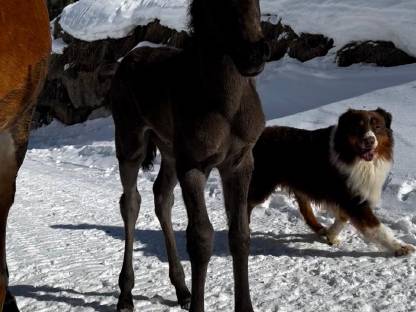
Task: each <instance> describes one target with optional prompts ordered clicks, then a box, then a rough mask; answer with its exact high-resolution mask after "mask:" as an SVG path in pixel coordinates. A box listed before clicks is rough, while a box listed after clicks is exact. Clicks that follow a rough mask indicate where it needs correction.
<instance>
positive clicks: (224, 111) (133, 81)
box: [110, 0, 270, 312]
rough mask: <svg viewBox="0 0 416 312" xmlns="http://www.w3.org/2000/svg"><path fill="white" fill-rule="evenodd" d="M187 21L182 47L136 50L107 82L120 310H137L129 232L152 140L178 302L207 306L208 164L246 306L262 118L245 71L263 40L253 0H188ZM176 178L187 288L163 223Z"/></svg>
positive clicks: (197, 311)
mask: <svg viewBox="0 0 416 312" xmlns="http://www.w3.org/2000/svg"><path fill="white" fill-rule="evenodd" d="M190 18H191V23H190V25H191V39H190V42H189V43H188V45H186V46H185V48H184V50H176V49H170V48H160V49H153V48H146V47H145V48H138V49H135V50H133V51H132V52H131V53H130V54H129V55H127V56H126V57H125V58H124V59H123V61H122V62H121V64H120V67H119V68H118V71H117V73H116V75H115V77H114V80H113V84H112V89H111V93H110V95H111V104H112V112H113V118H114V122H115V128H116V148H117V158H118V160H119V166H120V175H121V182H122V185H123V195H122V197H121V200H120V209H121V214H122V218H123V220H124V225H125V240H126V241H125V254H124V262H123V267H122V270H121V273H120V279H119V286H120V289H121V294H120V297H119V301H118V305H117V308H118V311H125V312H127V311H133V309H134V308H133V298H132V293H131V291H132V288H133V286H134V272H133V265H132V255H133V239H134V228H135V224H136V220H137V217H138V215H139V210H140V203H141V199H140V194H139V193H138V192H137V188H136V184H137V174H138V171H139V168H140V167H142V166H143V167H146V166H147V165H149V164H150V162H151V161H152V158H153V156H154V151H155V145H157V147H158V148H159V150H160V152H161V155H162V165H161V169H160V172H159V175H158V178H157V180H156V182H155V184H154V192H155V208H156V214H157V216H158V218H159V220H160V223H161V226H162V229H163V232H164V234H165V239H166V247H167V252H168V259H169V266H170V269H169V276H170V278H171V281H172V284H173V285H174V286H175V288H176V293H177V297H178V301H179V303H180V304H181V305H182V306H183V307H185V308H190V310H191V311H193V312H202V311H204V286H205V278H206V274H207V267H208V262H209V260H210V257H211V254H212V248H213V236H214V230H213V228H212V225H211V223H210V220H209V218H208V214H207V208H206V205H205V200H204V186H205V184H206V182H207V179H208V175H209V174H210V171H211V170H212V169H213V168H218V169H219V172H220V175H221V179H222V182H223V189H224V200H225V208H226V211H227V215H228V216H229V225H230V229H229V242H230V251H231V254H232V257H233V266H234V281H235V292H234V296H235V311H238V312H252V311H253V308H252V304H251V299H250V292H249V283H248V255H249V244H250V233H249V226H248V221H247V220H248V216H247V193H248V186H249V182H250V178H251V172H252V170H253V157H252V148H253V146H254V144H255V142H256V141H257V139H258V137H259V136H260V134H261V132H262V130H263V127H264V123H265V121H264V115H263V112H262V108H261V103H260V100H259V97H258V94H257V92H256V88H255V83H254V81H253V79H252V78H251V77H250V76H254V75H256V74H258V73H260V72H261V71H262V69H263V67H264V64H265V61H266V60H267V59H268V57H269V56H270V47H269V46H268V44H267V43H266V42H265V40H264V37H263V34H262V30H261V27H260V8H259V0H239V1H236V0H193V1H192V2H191V9H190ZM177 180H179V183H180V186H181V188H182V193H183V198H184V202H185V206H186V210H187V213H188V219H189V223H188V228H187V230H186V236H187V249H188V253H189V256H190V260H191V267H192V295H191V293H190V292H189V290H188V288H187V287H186V284H185V278H184V271H183V269H182V266H181V264H180V261H179V257H178V254H177V251H176V243H175V237H174V235H173V229H172V223H171V220H170V215H171V208H172V204H173V189H174V187H175V185H176V184H177Z"/></svg>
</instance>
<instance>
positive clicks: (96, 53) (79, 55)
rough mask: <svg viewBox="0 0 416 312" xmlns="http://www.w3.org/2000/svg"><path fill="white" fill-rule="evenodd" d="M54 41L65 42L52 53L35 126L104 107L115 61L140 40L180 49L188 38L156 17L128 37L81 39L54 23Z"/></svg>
mask: <svg viewBox="0 0 416 312" xmlns="http://www.w3.org/2000/svg"><path fill="white" fill-rule="evenodd" d="M54 33H55V35H57V36H59V37H58V38H56V37H55V40H54V42H55V41H57V40H60V41H62V42H63V43H64V44H65V47H64V48H63V49H60V50H59V51H54V53H53V54H52V56H51V61H50V68H49V74H48V78H47V82H46V84H45V88H44V91H43V92H42V94H41V96H40V98H39V104H38V108H37V113H36V115H35V122H34V123H35V126H39V125H41V124H44V123H49V122H50V121H51V120H52V119H53V118H56V119H58V120H60V121H61V122H63V123H65V124H74V123H79V122H83V121H85V120H87V119H88V117H89V115H90V114H91V113H92V112H93V111H94V110H96V109H100V108H102V107H103V106H104V104H105V103H104V99H105V96H106V94H107V92H108V90H109V87H110V83H111V78H112V76H113V74H114V73H115V70H116V69H117V66H118V61H119V60H120V59H121V58H122V57H124V56H125V55H126V54H127V53H128V52H129V51H130V50H132V49H133V48H134V47H135V46H136V45H137V44H138V43H139V42H142V41H151V42H155V43H164V44H169V45H171V46H174V47H177V48H181V47H183V45H184V42H185V40H186V38H187V34H186V33H185V32H183V31H182V32H178V31H176V30H174V29H170V28H168V27H165V26H162V25H161V24H160V23H159V21H157V20H155V21H153V22H151V23H149V24H148V25H146V26H138V27H136V28H135V29H134V31H133V32H132V33H131V34H130V35H128V36H127V37H124V38H120V39H106V40H97V41H92V42H88V41H82V40H79V39H76V38H74V37H72V36H70V35H68V34H66V33H64V32H61V31H60V29H59V25H56V27H55V31H54Z"/></svg>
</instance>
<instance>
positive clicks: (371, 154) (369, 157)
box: [361, 151, 374, 161]
mask: <svg viewBox="0 0 416 312" xmlns="http://www.w3.org/2000/svg"><path fill="white" fill-rule="evenodd" d="M361 158H362V159H364V160H366V161H372V160H373V158H374V151H368V152H365V153H363V154H361Z"/></svg>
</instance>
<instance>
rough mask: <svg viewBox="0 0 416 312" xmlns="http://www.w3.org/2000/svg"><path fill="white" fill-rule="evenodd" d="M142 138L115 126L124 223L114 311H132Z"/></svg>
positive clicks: (140, 132) (143, 152)
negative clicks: (117, 294) (117, 290)
mask: <svg viewBox="0 0 416 312" xmlns="http://www.w3.org/2000/svg"><path fill="white" fill-rule="evenodd" d="M146 146H147V144H146V139H145V135H144V133H143V131H135V130H134V129H126V130H125V131H121V130H120V129H118V128H117V126H116V149H117V158H118V162H119V168H120V178H121V183H122V186H123V195H122V196H121V198H120V212H121V216H122V218H123V221H124V231H125V232H124V233H125V249H124V260H123V267H122V269H121V273H120V276H119V286H120V291H121V293H120V297H119V299H118V303H117V310H118V311H123V312H132V311H133V310H134V307H133V296H132V294H131V291H132V289H133V287H134V271H133V263H132V261H133V243H134V231H135V225H136V221H137V218H138V216H139V211H140V204H141V197H140V194H139V192H138V191H137V175H138V172H139V169H140V166H141V164H142V162H143V160H144V158H145V155H146Z"/></svg>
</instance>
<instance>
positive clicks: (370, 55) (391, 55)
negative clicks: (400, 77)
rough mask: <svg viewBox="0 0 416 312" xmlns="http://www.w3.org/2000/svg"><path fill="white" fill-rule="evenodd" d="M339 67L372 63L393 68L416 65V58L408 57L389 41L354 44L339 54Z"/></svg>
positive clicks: (344, 48)
mask: <svg viewBox="0 0 416 312" xmlns="http://www.w3.org/2000/svg"><path fill="white" fill-rule="evenodd" d="M337 63H338V65H339V66H343V67H346V66H350V65H352V64H358V63H370V64H376V65H377V66H384V67H391V66H399V65H406V64H412V63H416V57H413V56H411V55H408V54H407V53H406V52H404V51H402V50H400V49H399V48H397V47H396V46H395V45H394V43H392V42H388V41H363V42H352V43H349V44H347V45H346V46H344V47H343V48H342V49H341V50H339V51H338V52H337Z"/></svg>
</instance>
